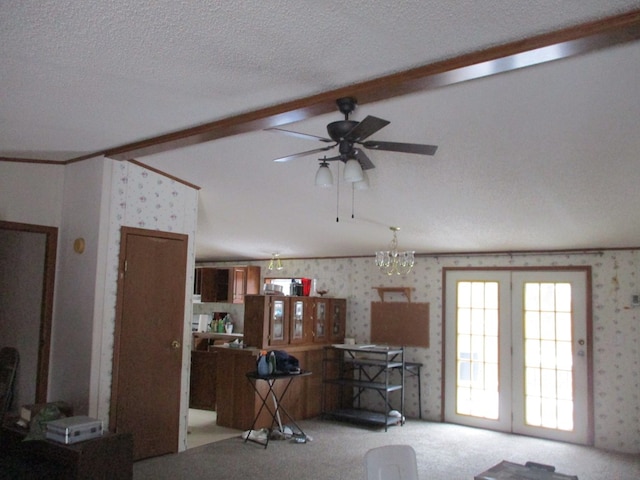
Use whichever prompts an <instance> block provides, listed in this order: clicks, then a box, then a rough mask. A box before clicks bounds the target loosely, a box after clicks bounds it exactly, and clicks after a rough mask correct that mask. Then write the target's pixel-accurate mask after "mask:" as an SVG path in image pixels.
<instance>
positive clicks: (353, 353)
mask: <svg viewBox="0 0 640 480" xmlns="http://www.w3.org/2000/svg"><path fill="white" fill-rule="evenodd" d="M404 371H405V362H404V348H402V347H381V346H375V345H367V346H349V345H332V346H327V347H325V353H324V361H323V369H322V385H323V389H325V391H324V392H323V402H324V397H325V396H326V395H327V390H329V389H330V388H333V389H334V390H335V389H338V398H341V399H342V404H341V405H339V406H338V407H337V408H331V409H330V408H325V405H324V404H323V409H322V411H323V415H324V416H325V417H329V418H334V419H337V420H345V421H349V422H354V423H365V424H369V425H377V426H384V429H385V431H386V430H387V427H389V426H391V425H396V424H400V425H403V424H404ZM394 372H397V373H398V375H395V374H394ZM398 377H399V379H398ZM367 390H369V391H373V392H376V393H377V394H378V395H380V397H381V398H382V400H383V401H384V412H380V411H372V410H370V409H366V408H360V406H361V399H362V395H363V393H364V392H365V391H367ZM393 392H399V393H400V402H399V404H398V405H395V407H396V408H394V406H393V405H392V401H391V398H390V395H389V394H390V393H393ZM395 395H397V393H396V394H395ZM396 403H398V402H396ZM391 410H397V411H398V412H399V414H400V416H399V417H398V416H396V415H389V412H390V411H391Z"/></svg>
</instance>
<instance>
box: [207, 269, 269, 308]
mask: <svg viewBox="0 0 640 480" xmlns="http://www.w3.org/2000/svg"><path fill="white" fill-rule="evenodd" d="M259 292H260V267H256V266H237V267H230V268H220V267H199V268H196V272H195V280H194V293H195V294H200V301H202V302H217V303H244V297H245V295H247V294H257V293H259Z"/></svg>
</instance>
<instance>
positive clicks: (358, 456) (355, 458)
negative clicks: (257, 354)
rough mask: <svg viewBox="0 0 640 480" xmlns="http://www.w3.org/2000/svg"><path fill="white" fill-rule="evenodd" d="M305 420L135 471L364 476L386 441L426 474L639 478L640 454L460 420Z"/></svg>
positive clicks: (160, 475)
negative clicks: (540, 468)
mask: <svg viewBox="0 0 640 480" xmlns="http://www.w3.org/2000/svg"><path fill="white" fill-rule="evenodd" d="M299 424H300V426H301V427H302V428H303V429H304V431H305V433H307V434H308V435H310V436H311V437H312V438H313V440H312V441H311V442H308V443H306V444H296V443H292V442H291V441H288V440H281V441H272V442H270V443H269V447H268V448H267V449H264V448H263V447H261V446H260V445H257V444H255V443H251V442H249V443H246V444H245V443H243V441H242V439H241V438H240V437H235V438H231V439H227V440H223V441H219V442H216V443H212V444H209V445H204V446H201V447H197V448H192V449H189V450H187V451H186V452H183V453H179V454H175V455H166V456H163V457H158V458H153V459H148V460H143V461H140V462H137V463H136V464H135V465H134V479H135V480H145V479H195V480H198V479H208V480H216V479H241V478H242V479H247V480H257V479H260V480H264V479H278V480H288V479H316V480H324V479H327V480H329V479H332V480H337V479H344V480H356V479H357V480H362V478H363V475H364V465H363V461H362V459H363V457H364V454H365V452H366V451H367V450H368V449H370V448H374V447H377V446H381V445H387V444H409V445H412V446H413V447H414V448H415V449H416V452H417V457H418V469H419V473H420V478H421V479H425V480H426V479H429V480H458V479H460V480H464V479H466V480H472V479H473V477H474V475H476V474H478V473H480V472H483V471H484V470H486V469H488V468H489V467H491V466H493V465H495V464H497V463H499V462H501V461H502V460H509V461H512V462H516V463H524V462H526V461H529V460H530V461H534V462H538V463H544V464H548V465H554V466H555V467H556V471H557V472H560V473H565V474H570V475H578V478H579V480H605V479H606V480H637V479H639V478H640V456H638V455H623V454H616V453H610V452H605V451H601V450H598V449H595V448H590V447H583V446H578V445H571V444H565V443H559V442H553V441H549V440H540V439H535V438H530V437H523V436H516V435H509V434H503V433H497V432H490V431H487V430H480V429H474V428H468V427H462V426H458V425H450V424H441V423H430V422H423V421H420V420H408V421H407V423H406V424H405V425H404V426H402V427H400V426H397V427H392V428H390V429H389V431H388V432H384V431H383V430H371V429H368V428H363V427H360V426H355V425H350V424H345V423H338V422H333V421H329V420H320V419H314V420H305V421H301V422H299Z"/></svg>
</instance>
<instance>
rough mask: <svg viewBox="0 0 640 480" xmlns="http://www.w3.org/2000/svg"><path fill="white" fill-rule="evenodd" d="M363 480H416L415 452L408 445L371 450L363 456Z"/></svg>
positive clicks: (416, 464)
mask: <svg viewBox="0 0 640 480" xmlns="http://www.w3.org/2000/svg"><path fill="white" fill-rule="evenodd" d="M364 466H365V480H418V463H417V461H416V451H415V450H414V449H413V447H411V446H410V445H385V446H384V447H378V448H372V449H371V450H369V451H368V452H367V453H366V454H365V456H364Z"/></svg>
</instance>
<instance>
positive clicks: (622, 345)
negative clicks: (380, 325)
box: [251, 250, 640, 453]
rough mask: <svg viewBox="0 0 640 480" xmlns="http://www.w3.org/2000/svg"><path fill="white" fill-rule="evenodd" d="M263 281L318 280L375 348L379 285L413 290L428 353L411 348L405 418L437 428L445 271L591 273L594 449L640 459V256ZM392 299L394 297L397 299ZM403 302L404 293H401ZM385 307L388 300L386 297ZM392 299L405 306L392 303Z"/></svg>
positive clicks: (362, 266) (354, 261) (303, 268)
mask: <svg viewBox="0 0 640 480" xmlns="http://www.w3.org/2000/svg"><path fill="white" fill-rule="evenodd" d="M251 263H253V264H259V265H261V266H262V276H263V277H264V276H274V277H282V278H287V277H309V278H316V279H317V281H318V283H324V284H326V285H327V286H328V288H329V295H331V296H336V297H344V298H347V300H348V314H347V329H346V336H347V337H354V338H355V339H356V341H357V343H367V342H368V341H369V332H370V318H371V302H373V301H379V296H378V293H377V291H376V290H375V289H374V288H373V287H376V286H403V287H412V288H413V289H414V290H413V292H412V301H415V302H429V304H430V326H429V328H430V332H429V333H430V347H429V348H407V350H406V360H407V361H413V362H419V363H422V365H423V366H422V368H421V379H420V380H421V385H422V405H418V395H417V385H416V382H415V380H414V379H413V378H410V377H407V379H406V398H405V414H406V415H407V416H409V417H418V412H419V410H418V409H419V408H420V407H421V408H422V415H423V418H425V419H428V420H434V421H439V420H440V412H441V407H442V405H441V398H442V388H441V386H442V341H443V339H442V302H443V297H442V293H443V290H442V289H443V285H442V269H443V268H444V267H475V268H478V267H479V268H483V267H554V266H556V267H565V266H591V268H592V301H593V305H592V309H593V314H592V320H593V338H592V340H593V391H594V399H593V403H594V405H593V408H594V430H595V445H596V446H597V447H599V448H605V449H610V450H616V451H621V452H632V453H638V452H640V378H639V377H640V372H639V371H640V368H639V367H640V332H639V324H638V321H639V318H640V307H634V306H632V305H631V300H632V295H637V294H640V284H639V283H638V275H639V272H640V253H639V252H638V251H635V250H614V251H603V252H594V253H584V254H581V253H572V254H531V255H516V254H514V255H470V256H442V257H438V256H419V257H418V258H417V262H416V267H415V268H414V270H413V271H412V272H411V273H410V274H408V275H406V276H394V277H389V276H387V275H385V274H382V273H381V272H379V271H378V270H377V268H376V267H375V265H374V263H373V258H351V259H344V258H341V259H316V260H286V259H283V264H284V267H285V268H284V270H283V271H281V272H277V274H273V275H272V274H271V272H269V271H268V270H267V269H266V267H267V264H268V262H266V261H265V262H251ZM392 295H393V294H392ZM398 295H399V294H398ZM385 300H387V297H386V296H385ZM389 300H391V301H395V300H403V299H402V298H397V299H396V298H393V297H390V298H389Z"/></svg>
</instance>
